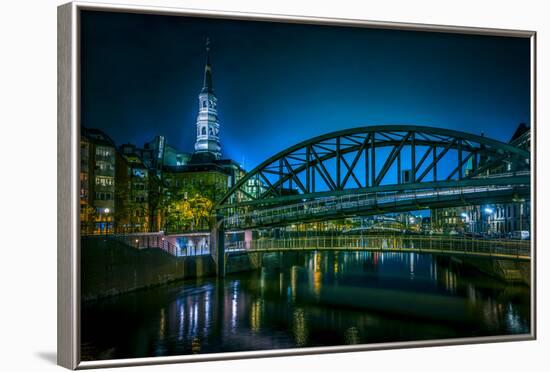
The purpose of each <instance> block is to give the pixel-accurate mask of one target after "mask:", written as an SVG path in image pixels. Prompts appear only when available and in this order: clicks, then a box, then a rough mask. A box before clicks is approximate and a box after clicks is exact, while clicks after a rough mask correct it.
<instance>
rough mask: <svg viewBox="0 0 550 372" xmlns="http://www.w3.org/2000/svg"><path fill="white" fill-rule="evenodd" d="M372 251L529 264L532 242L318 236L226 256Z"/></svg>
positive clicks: (248, 245) (266, 242)
mask: <svg viewBox="0 0 550 372" xmlns="http://www.w3.org/2000/svg"><path fill="white" fill-rule="evenodd" d="M323 250H330V251H334V250H338V251H372V252H393V253H404V252H416V253H431V254H443V255H451V256H472V257H491V258H498V259H512V260H521V261H523V260H529V259H530V257H531V253H530V252H531V248H530V242H529V241H522V240H487V239H466V238H456V237H452V236H451V237H450V236H414V235H364V236H363V235H353V236H334V235H332V236H331V235H328V236H327V235H318V236H313V237H311V236H310V237H305V238H288V239H260V240H253V241H250V242H234V243H231V244H228V245H226V252H234V251H246V252H285V251H301V252H307V251H323Z"/></svg>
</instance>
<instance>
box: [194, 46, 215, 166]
mask: <svg viewBox="0 0 550 372" xmlns="http://www.w3.org/2000/svg"><path fill="white" fill-rule="evenodd" d="M217 100H218V99H217V98H216V95H215V94H214V89H213V87H212V67H211V66H210V41H209V40H208V39H206V65H205V66H204V83H203V85H202V90H201V92H200V94H199V114H198V115H197V140H196V142H195V153H196V154H205V155H209V156H212V157H213V158H214V159H220V158H221V146H220V137H219V130H220V124H219V123H218V112H217V110H216V107H217Z"/></svg>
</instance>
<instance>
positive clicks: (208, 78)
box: [201, 37, 214, 93]
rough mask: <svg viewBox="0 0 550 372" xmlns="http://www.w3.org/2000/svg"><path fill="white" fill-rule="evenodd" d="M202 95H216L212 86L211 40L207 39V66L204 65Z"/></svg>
mask: <svg viewBox="0 0 550 372" xmlns="http://www.w3.org/2000/svg"><path fill="white" fill-rule="evenodd" d="M201 93H214V87H213V86H212V66H211V65H210V38H208V37H207V38H206V64H205V65H204V81H203V84H202V90H201Z"/></svg>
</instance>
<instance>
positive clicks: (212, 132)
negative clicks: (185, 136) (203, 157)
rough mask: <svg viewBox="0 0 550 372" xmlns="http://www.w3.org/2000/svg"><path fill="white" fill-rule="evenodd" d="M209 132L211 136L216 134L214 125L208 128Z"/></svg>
mask: <svg viewBox="0 0 550 372" xmlns="http://www.w3.org/2000/svg"><path fill="white" fill-rule="evenodd" d="M208 134H209V135H211V136H213V135H214V131H213V130H212V127H210V128H208Z"/></svg>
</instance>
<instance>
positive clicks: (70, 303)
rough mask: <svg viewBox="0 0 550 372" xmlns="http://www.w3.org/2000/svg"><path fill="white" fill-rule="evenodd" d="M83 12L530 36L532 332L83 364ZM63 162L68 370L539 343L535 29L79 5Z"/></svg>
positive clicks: (61, 33)
mask: <svg viewBox="0 0 550 372" xmlns="http://www.w3.org/2000/svg"><path fill="white" fill-rule="evenodd" d="M83 10H97V11H107V12H127V13H145V14H157V15H171V16H187V17H207V18H222V19H233V20H254V21H269V22H284V23H304V24H320V25H334V26H346V27H366V28H381V29H397V30H414V31H428V32H444V33H460V34H472V35H491V36H508V37H516V38H527V39H529V40H530V45H531V62H530V64H531V77H530V78H531V88H530V89H531V113H530V115H531V117H530V123H531V131H532V135H531V136H532V147H531V167H532V170H533V171H532V172H531V185H532V187H531V200H532V230H533V231H532V239H531V249H532V254H531V288H530V290H531V327H530V330H531V331H530V333H529V334H520V335H507V336H494V337H468V338H456V339H444V340H429V341H410V342H390V343H376V344H365V345H354V346H330V347H310V348H300V349H284V350H267V351H244V352H231V353H218V354H205V355H181V356H167V357H147V358H135V359H116V360H101V361H99V360H98V361H85V362H83V361H81V359H80V223H79V178H78V175H79V165H80V155H79V139H80V119H79V118H80V55H79V49H80V40H79V36H80V35H79V27H80V24H79V18H80V12H81V11H83ZM57 17H58V22H57V31H58V43H57V45H58V51H57V55H58V70H57V73H58V103H57V105H58V145H57V148H58V157H57V159H58V160H57V225H58V228H57V273H58V274H57V362H58V364H59V365H60V366H63V367H66V368H69V369H88V368H98V367H117V366H130V365H151V364H167V363H182V362H199V361H215V360H231V359H242V358H259V357H274V356H290V355H307V354H319V353H341V352H351V351H365V350H381V349H398V348H411V347H427V346H449V345H460V344H476V343H489V342H506V341H521V340H534V339H536V329H537V327H536V296H535V293H536V287H537V282H536V262H537V254H536V253H537V252H536V208H537V206H536V172H535V167H536V133H537V131H536V101H537V100H536V68H537V66H536V36H537V34H536V32H535V31H525V30H508V29H494V28H474V27H460V26H443V25H428V24H414V23H397V22H380V21H370V20H355V19H336V18H317V17H308V16H290V15H277V14H255V13H243V12H229V11H212V10H199V9H184V8H167V7H156V6H135V5H114V4H104V3H93V2H80V1H75V2H71V3H67V4H64V5H61V6H59V7H58V10H57Z"/></svg>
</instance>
